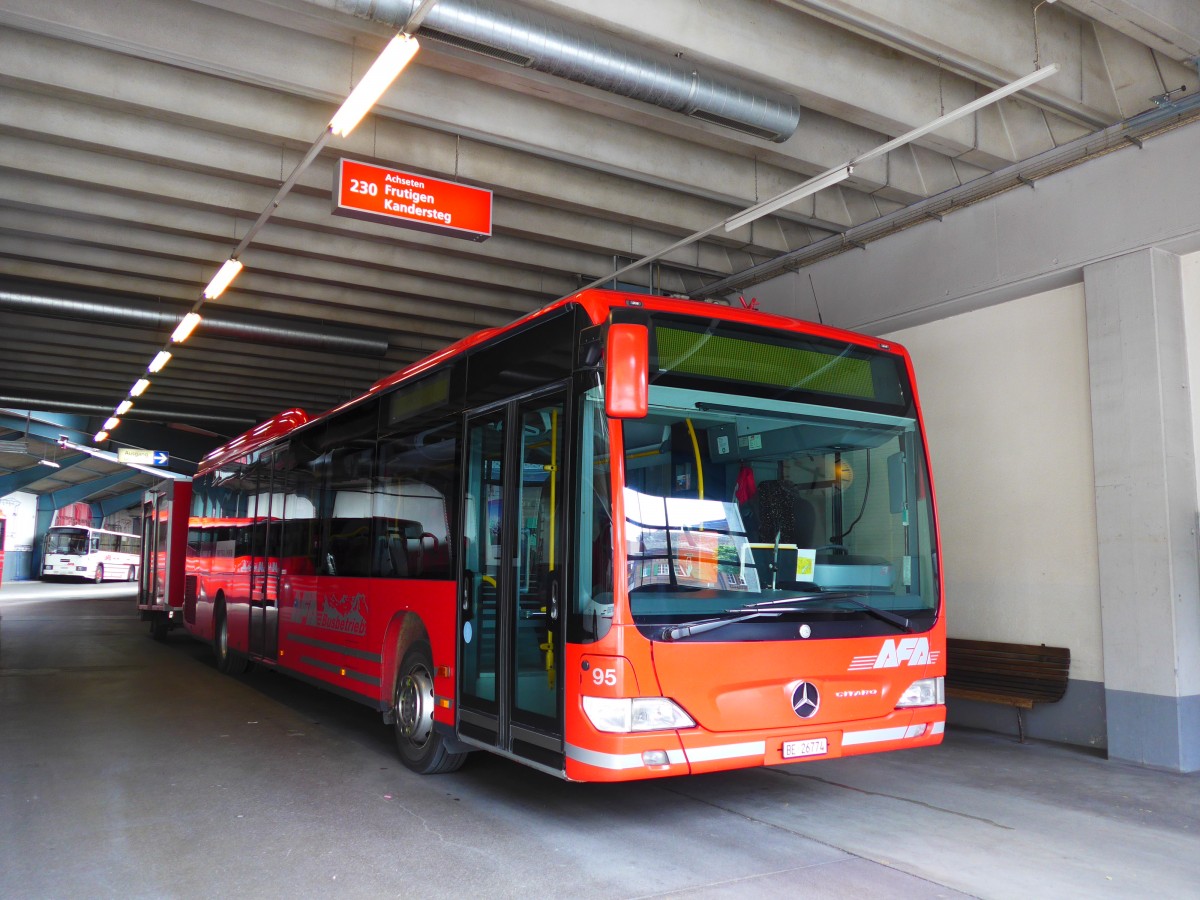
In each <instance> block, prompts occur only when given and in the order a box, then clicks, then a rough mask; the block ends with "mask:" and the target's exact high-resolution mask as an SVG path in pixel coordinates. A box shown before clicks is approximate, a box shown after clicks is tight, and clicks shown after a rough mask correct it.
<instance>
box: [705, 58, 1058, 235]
mask: <svg viewBox="0 0 1200 900" xmlns="http://www.w3.org/2000/svg"><path fill="white" fill-rule="evenodd" d="M1057 71H1058V64H1057V63H1054V64H1052V65H1049V66H1046V67H1045V68H1044V69H1038V70H1036V71H1034V72H1031V73H1030V74H1028V75H1026V76H1025V77H1024V78H1018V79H1017V80H1016V81H1014V82H1011V83H1009V84H1006V85H1004V87H1001V88H997V89H996V90H994V91H992V92H991V93H990V94H985V95H984V96H982V97H980V98H979V99H978V100H972V101H971V102H970V103H967V104H965V105H963V106H960V107H959V108H958V109H955V110H951V111H950V112H948V113H946V114H945V115H944V116H939V117H938V118H936V119H934V120H933V121H932V122H928V123H926V124H925V125H922V126H920V127H919V128H914V129H913V130H912V131H909V132H907V133H905V134H902V135H900V137H898V138H894V139H893V140H890V141H888V142H887V143H886V144H880V145H879V146H878V147H876V148H875V149H873V150H868V151H867V152H866V153H863V154H861V155H859V156H856V157H854V159H851V160H848V161H847V162H845V163H844V164H842V165H841V166H838V167H837V168H834V169H829V170H828V171H826V172H822V173H821V174H820V175H818V176H816V177H815V178H810V179H809V180H808V181H806V182H804V183H803V184H799V185H796V187H794V188H792V189H791V190H789V191H784V192H783V193H782V194H779V195H778V196H775V197H772V198H771V199H770V200H764V201H763V202H762V203H759V204H757V205H755V206H751V207H750V208H749V209H747V210H744V211H743V212H740V213H738V214H737V215H736V216H732V217H730V218H728V219H726V220H725V230H726V231H733V230H734V229H735V228H741V227H742V226H743V225H749V224H750V223H751V222H753V221H754V220H755V219H758V218H760V217H762V216H765V215H767V214H768V213H772V212H774V211H775V210H777V209H780V208H781V207H784V206H787V205H788V204H789V203H795V202H796V201H797V200H800V199H802V198H804V197H807V196H809V195H810V194H815V193H816V192H817V191H819V190H821V189H822V188H826V187H829V186H830V185H834V184H837V183H838V182H839V181H845V180H846V179H847V178H849V177H850V175H851V173H852V172H853V171H854V169H855V167H856V166H861V165H862V164H863V163H865V162H867V161H868V160H871V159H875V158H876V157H879V156H884V155H886V154H888V153H890V152H891V151H893V150H896V149H898V148H900V147H903V146H904V145H905V144H911V143H912V142H913V141H915V140H916V139H917V138H920V137H924V136H925V135H927V134H929V133H930V132H933V131H937V130H938V129H939V128H942V127H943V126H945V125H949V124H950V123H951V122H953V121H955V120H957V119H961V118H962V117H963V116H969V115H970V114H971V113H973V112H977V111H978V110H981V109H983V108H984V107H985V106H990V105H991V104H993V103H995V102H996V101H997V100H1001V99H1003V98H1004V97H1007V96H1008V95H1009V94H1015V93H1016V92H1017V91H1020V90H1024V89H1025V88H1027V87H1029V86H1030V85H1033V84H1036V83H1037V82H1039V81H1041V80H1042V79H1044V78H1049V77H1050V76H1051V75H1053V74H1055V73H1056V72H1057Z"/></svg>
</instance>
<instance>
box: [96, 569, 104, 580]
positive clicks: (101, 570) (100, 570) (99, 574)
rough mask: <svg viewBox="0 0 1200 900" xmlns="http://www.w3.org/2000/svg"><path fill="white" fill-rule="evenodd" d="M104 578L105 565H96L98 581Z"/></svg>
mask: <svg viewBox="0 0 1200 900" xmlns="http://www.w3.org/2000/svg"><path fill="white" fill-rule="evenodd" d="M103 580H104V566H96V583H97V584H99V583H100V582H101V581H103Z"/></svg>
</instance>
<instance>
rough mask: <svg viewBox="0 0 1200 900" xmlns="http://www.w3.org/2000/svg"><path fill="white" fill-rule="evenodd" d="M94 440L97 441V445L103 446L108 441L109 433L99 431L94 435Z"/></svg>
mask: <svg viewBox="0 0 1200 900" xmlns="http://www.w3.org/2000/svg"><path fill="white" fill-rule="evenodd" d="M92 440H93V441H95V442H96V443H97V444H103V443H104V442H105V441H107V440H108V432H107V431H97V432H96V433H95V434H94V435H92Z"/></svg>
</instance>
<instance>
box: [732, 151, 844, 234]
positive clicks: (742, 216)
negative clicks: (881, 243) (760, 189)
mask: <svg viewBox="0 0 1200 900" xmlns="http://www.w3.org/2000/svg"><path fill="white" fill-rule="evenodd" d="M853 172H854V166H851V165H845V166H841V167H840V168H837V169H830V170H829V171H828V172H822V173H821V174H820V175H817V176H816V177H815V178H810V179H808V181H806V182H804V183H803V184H798V185H796V186H795V187H794V188H792V189H791V190H788V191H784V192H783V193H782V194H778V195H776V196H774V197H772V198H771V199H770V200H764V201H763V202H762V203H759V204H756V205H755V206H751V207H750V208H749V209H746V210H743V211H742V212H740V213H738V214H737V215H736V216H734V217H733V218H730V219H726V220H725V230H726V231H733V230H734V229H735V228H741V227H742V226H743V225H749V224H750V223H751V222H753V221H754V220H755V219H760V218H762V217H763V216H765V215H767V214H768V213H773V212H775V210H777V209H780V208H781V207H784V206H788V205H789V204H792V203H795V202H796V201H797V200H803V199H804V198H805V197H808V196H811V195H812V194H815V193H816V192H817V191H819V190H821V189H822V188H827V187H831V186H832V185H835V184H838V183H839V182H842V181H845V180H846V179H847V178H849V177H850V175H851V174H852V173H853Z"/></svg>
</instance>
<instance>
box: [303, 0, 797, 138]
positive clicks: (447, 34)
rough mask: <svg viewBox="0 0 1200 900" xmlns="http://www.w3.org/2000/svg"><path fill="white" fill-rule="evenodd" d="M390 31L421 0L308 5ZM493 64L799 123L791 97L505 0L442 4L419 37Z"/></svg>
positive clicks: (752, 123) (707, 109)
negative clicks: (503, 64) (342, 13)
mask: <svg viewBox="0 0 1200 900" xmlns="http://www.w3.org/2000/svg"><path fill="white" fill-rule="evenodd" d="M309 2H311V3H314V4H316V5H318V6H322V7H325V8H327V9H334V10H338V11H340V12H346V13H350V14H351V15H354V16H357V17H358V18H360V19H366V20H368V21H372V22H379V23H382V24H385V25H388V26H390V27H392V28H396V29H400V28H403V27H405V24H406V23H407V22H408V20H409V16H410V15H411V14H412V13H413V12H414V11H415V10H416V8H417V7H418V6H419V0H309ZM417 37H418V38H421V39H425V38H429V39H432V40H435V41H441V42H443V43H447V44H451V45H453V46H456V47H460V48H462V49H465V50H470V51H472V52H475V53H480V54H483V55H485V56H489V57H491V58H492V59H499V60H503V61H504V62H508V63H512V64H514V65H518V66H522V67H524V68H529V69H534V70H535V71H538V72H545V73H547V74H549V75H555V76H557V77H559V78H564V79H566V80H568V81H573V82H576V83H577V84H584V85H588V86H589V87H594V88H598V89H600V90H604V91H608V92H609V93H613V94H619V95H620V96H622V97H629V98H630V99H633V100H640V101H642V102H645V103H650V104H653V105H655V106H660V107H662V108H664V109H669V110H672V111H673V112H678V113H682V114H683V115H686V116H690V117H692V118H695V119H701V120H703V121H706V122H712V123H714V124H717V125H722V126H724V127H726V128H732V129H735V130H737V131H742V132H745V133H748V134H752V135H754V136H756V137H760V138H765V139H767V140H771V141H775V142H777V143H779V142H782V141H786V140H787V139H788V138H789V137H791V136H792V134H793V133H794V132H795V131H796V126H797V125H798V124H799V121H800V104H799V103H798V101H797V100H796V98H795V97H793V96H792V95H790V94H788V93H786V92H784V91H780V90H776V89H774V88H769V87H766V86H764V85H755V84H752V83H750V82H748V81H745V80H743V79H740V78H736V77H734V76H732V75H726V74H724V73H719V72H714V71H712V70H706V69H702V68H701V67H699V66H694V65H692V64H690V63H688V62H687V61H686V60H682V59H677V58H675V57H672V56H669V55H667V54H663V53H657V52H655V51H652V50H648V49H646V48H644V47H639V46H638V45H636V44H634V43H632V42H630V41H626V40H622V39H621V38H618V37H615V36H612V35H607V34H603V33H600V32H597V31H596V30H594V29H592V28H589V27H587V26H585V25H579V24H575V23H572V22H568V21H566V20H564V19H558V18H555V17H553V16H550V15H548V14H546V13H542V12H538V11H535V10H530V9H525V8H523V7H521V6H517V5H516V4H513V3H510V2H508V0H441V2H439V3H438V4H437V5H436V6H435V7H434V8H433V9H432V10H430V11H429V14H428V16H426V18H425V21H424V24H423V25H422V26H421V28H420V29H419V30H418V32H417Z"/></svg>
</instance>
